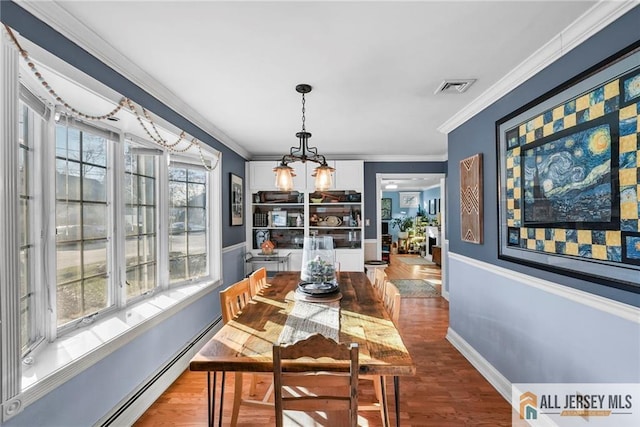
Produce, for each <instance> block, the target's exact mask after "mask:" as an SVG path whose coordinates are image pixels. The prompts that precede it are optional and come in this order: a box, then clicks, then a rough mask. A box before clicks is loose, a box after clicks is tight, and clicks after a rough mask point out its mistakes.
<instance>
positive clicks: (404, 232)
mask: <svg viewBox="0 0 640 427" xmlns="http://www.w3.org/2000/svg"><path fill="white" fill-rule="evenodd" d="M391 226H392V227H397V228H398V231H399V233H398V239H406V238H407V237H409V230H410V229H411V228H412V227H413V218H412V217H410V216H405V217H399V218H393V219H392V220H391Z"/></svg>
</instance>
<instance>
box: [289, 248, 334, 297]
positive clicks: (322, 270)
mask: <svg viewBox="0 0 640 427" xmlns="http://www.w3.org/2000/svg"><path fill="white" fill-rule="evenodd" d="M300 279H301V282H300V285H298V288H299V290H300V291H302V292H304V293H305V294H308V295H314V296H320V295H327V294H333V293H336V292H338V283H337V281H336V269H335V250H334V249H333V237H331V236H321V237H318V236H312V237H305V238H304V246H303V250H302V268H301V269H300Z"/></svg>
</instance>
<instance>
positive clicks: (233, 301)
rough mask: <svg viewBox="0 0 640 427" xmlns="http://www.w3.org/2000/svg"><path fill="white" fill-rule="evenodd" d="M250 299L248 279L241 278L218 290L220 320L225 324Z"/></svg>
mask: <svg viewBox="0 0 640 427" xmlns="http://www.w3.org/2000/svg"><path fill="white" fill-rule="evenodd" d="M250 300H251V290H250V288H249V279H248V278H247V279H242V280H240V281H239V282H236V283H234V284H233V285H231V286H229V287H228V288H226V289H225V290H223V291H220V308H221V309H222V321H223V322H224V323H225V324H227V323H229V321H230V320H231V319H233V318H234V317H236V316H237V315H238V314H239V313H240V311H241V310H242V309H243V308H244V307H245V306H246V305H247V304H248V303H249V301H250Z"/></svg>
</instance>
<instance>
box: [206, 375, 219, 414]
mask: <svg viewBox="0 0 640 427" xmlns="http://www.w3.org/2000/svg"><path fill="white" fill-rule="evenodd" d="M217 379H218V377H217V372H213V387H212V384H211V372H210V371H207V425H208V426H209V427H213V426H214V422H215V420H214V413H215V411H216V382H217Z"/></svg>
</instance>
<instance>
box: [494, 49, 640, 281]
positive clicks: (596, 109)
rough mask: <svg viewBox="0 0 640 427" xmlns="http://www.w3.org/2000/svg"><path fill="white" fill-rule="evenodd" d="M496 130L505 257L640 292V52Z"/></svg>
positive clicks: (516, 115)
mask: <svg viewBox="0 0 640 427" xmlns="http://www.w3.org/2000/svg"><path fill="white" fill-rule="evenodd" d="M638 45H639V44H638V43H637V44H636V45H635V46H630V47H629V48H628V49H626V50H625V51H624V52H621V53H620V54H619V55H618V56H617V57H615V58H613V59H611V60H610V61H608V62H607V63H606V64H604V65H602V64H600V65H598V66H597V67H594V68H593V69H590V70H586V71H585V72H584V73H582V74H581V75H579V76H577V77H575V78H574V79H572V80H571V81H569V82H567V83H565V84H563V85H561V86H559V87H558V88H556V89H554V90H552V91H550V92H549V93H547V94H546V95H544V96H542V97H541V98H539V99H537V100H536V101H534V102H532V103H530V104H528V105H526V106H524V107H523V108H521V109H520V110H518V111H516V112H514V113H512V114H510V115H509V116H507V117H505V118H503V119H501V120H499V121H498V122H497V123H496V134H497V154H498V159H497V160H498V169H499V170H498V186H499V188H498V194H499V200H498V203H499V209H498V221H499V224H498V229H499V254H498V255H499V257H500V258H501V259H506V260H510V261H515V262H519V263H523V264H527V265H530V266H534V267H537V268H542V269H545V270H551V271H554V272H557V273H561V274H565V275H568V276H573V277H577V278H581V279H585V280H590V281H593V282H596V283H601V284H604V285H608V286H613V287H617V288H621V289H626V290H630V291H632V292H635V293H640V220H639V216H640V201H639V200H640V197H639V196H640V46H638Z"/></svg>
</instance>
